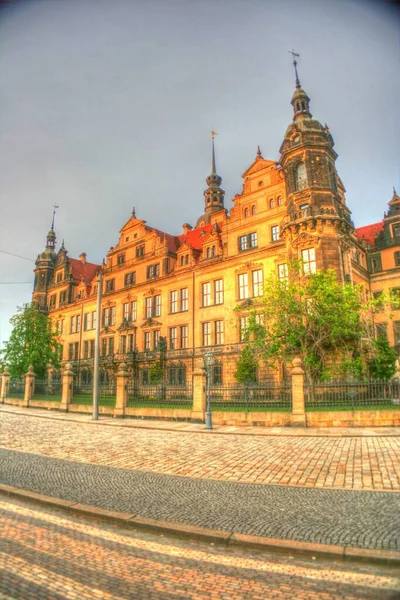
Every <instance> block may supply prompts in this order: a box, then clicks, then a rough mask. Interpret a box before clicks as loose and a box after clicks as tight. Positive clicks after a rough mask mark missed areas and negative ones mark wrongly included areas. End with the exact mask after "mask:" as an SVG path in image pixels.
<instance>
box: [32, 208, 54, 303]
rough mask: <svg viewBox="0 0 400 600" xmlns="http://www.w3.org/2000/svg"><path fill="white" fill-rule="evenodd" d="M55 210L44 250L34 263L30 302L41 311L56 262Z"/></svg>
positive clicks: (45, 301)
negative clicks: (34, 303)
mask: <svg viewBox="0 0 400 600" xmlns="http://www.w3.org/2000/svg"><path fill="white" fill-rule="evenodd" d="M56 208H58V207H54V211H53V219H52V222H51V228H50V231H49V232H48V234H47V236H46V246H45V249H44V251H43V252H41V253H40V254H39V255H38V257H37V259H36V262H35V265H36V268H35V270H34V273H35V282H34V287H33V295H32V300H33V301H34V302H36V303H37V304H38V306H39V307H40V308H41V309H42V310H47V291H48V288H49V286H50V284H51V283H52V282H53V279H54V267H55V264H56V260H57V254H56V252H55V247H56V234H55V231H54V217H55V209H56Z"/></svg>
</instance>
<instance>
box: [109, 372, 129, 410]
mask: <svg viewBox="0 0 400 600" xmlns="http://www.w3.org/2000/svg"><path fill="white" fill-rule="evenodd" d="M128 378H129V373H128V365H127V364H126V363H124V362H122V363H121V364H120V365H119V369H118V373H117V397H116V399H115V408H114V412H113V417H124V416H125V408H126V405H127V402H128Z"/></svg>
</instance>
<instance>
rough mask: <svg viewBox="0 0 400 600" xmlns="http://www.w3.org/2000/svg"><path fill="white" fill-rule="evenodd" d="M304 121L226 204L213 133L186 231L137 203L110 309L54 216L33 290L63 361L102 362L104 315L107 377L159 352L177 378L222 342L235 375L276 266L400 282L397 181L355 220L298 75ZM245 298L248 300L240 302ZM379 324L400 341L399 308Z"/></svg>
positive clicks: (219, 368)
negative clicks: (175, 230) (372, 217)
mask: <svg viewBox="0 0 400 600" xmlns="http://www.w3.org/2000/svg"><path fill="white" fill-rule="evenodd" d="M294 64H295V73H296V88H295V91H294V94H293V97H292V100H291V104H292V106H293V119H292V121H291V123H290V124H289V126H288V128H287V129H286V132H285V134H284V138H283V141H282V144H281V147H280V160H279V163H277V162H275V161H273V160H268V159H266V158H264V157H263V156H262V153H261V150H260V148H258V150H257V154H256V157H255V159H254V161H253V162H252V163H251V165H250V166H249V167H248V168H247V169H246V170H245V172H244V173H243V176H242V177H243V188H242V191H241V193H240V194H236V196H235V197H234V198H233V201H232V202H233V206H232V208H231V209H230V210H228V209H227V208H225V198H224V190H223V189H222V188H221V184H222V178H221V177H220V175H218V174H217V168H216V160H215V149H214V139H213V140H212V162H211V173H210V175H209V176H208V177H207V179H206V182H207V188H206V190H205V191H204V209H203V213H202V214H201V215H200V216H199V218H198V219H197V222H196V224H195V226H194V227H192V226H191V225H189V224H187V223H185V224H184V225H183V231H182V233H181V234H180V235H176V236H175V235H171V234H169V233H166V232H164V231H160V230H159V229H156V228H155V227H152V226H149V225H148V224H147V223H146V221H144V220H142V219H140V218H138V217H137V216H136V214H135V211H133V213H132V215H131V216H130V218H129V219H128V220H127V222H126V223H125V224H124V225H123V226H122V228H121V229H120V232H119V240H118V243H117V245H116V246H115V247H113V248H111V249H110V250H109V252H108V253H107V258H106V262H105V264H104V265H103V266H102V273H103V275H102V278H103V282H102V285H103V289H102V304H101V314H100V315H97V314H96V299H97V281H98V273H99V269H100V265H96V264H93V263H90V262H88V261H87V260H86V254H85V253H82V254H81V255H80V256H79V258H78V259H75V258H70V257H69V256H68V252H67V250H66V249H65V247H64V243H63V244H62V245H61V247H60V249H59V250H58V252H57V251H56V236H55V232H54V220H53V224H52V227H51V230H50V231H49V233H48V235H47V242H46V247H45V250H44V251H43V252H42V253H41V254H39V256H38V258H37V260H36V268H35V283H34V291H33V300H34V301H35V302H37V303H38V304H39V306H40V307H41V308H42V309H43V310H45V311H47V312H48V314H49V316H50V318H51V320H52V322H53V323H54V327H55V328H56V330H57V332H58V335H59V340H60V342H61V343H62V345H63V356H62V358H63V363H67V362H70V363H72V365H73V367H74V369H76V370H77V371H78V372H79V373H80V378H81V379H83V380H84V381H86V382H90V380H91V376H92V372H93V357H94V340H95V328H96V320H97V318H100V319H101V339H100V357H101V359H100V361H101V377H102V378H103V380H104V381H106V380H108V379H109V378H110V377H111V378H112V377H113V376H114V374H115V372H116V370H117V368H118V364H119V363H121V362H122V361H123V362H126V363H127V364H128V368H129V371H130V372H131V374H132V376H134V377H137V378H138V379H139V381H140V383H143V384H146V383H148V382H149V370H150V369H151V365H152V364H154V362H155V361H157V360H159V357H160V353H162V354H163V357H164V359H166V363H165V364H166V365H167V377H168V381H169V382H170V383H171V384H175V383H176V384H181V383H184V382H185V381H188V380H190V378H191V373H192V369H193V365H194V361H195V359H196V358H198V357H200V356H202V355H203V354H204V352H205V351H206V350H209V349H212V351H213V352H214V353H215V355H216V357H217V359H218V360H217V362H216V363H215V365H214V367H213V374H212V377H213V382H214V383H222V382H226V381H227V379H229V378H231V377H232V372H233V371H232V365H234V364H235V362H236V360H237V358H238V356H239V352H240V350H241V348H242V347H243V343H244V342H243V340H244V336H245V332H246V325H247V321H248V311H249V309H250V308H252V307H254V306H256V304H257V299H258V298H259V297H260V296H261V295H262V293H263V282H264V279H265V278H266V277H267V276H269V275H270V274H271V273H276V275H277V277H279V278H285V277H286V265H287V262H288V260H290V259H293V258H298V259H301V261H302V263H303V269H304V271H305V272H315V271H316V270H318V269H327V268H333V269H335V271H336V273H337V275H338V277H339V278H340V279H341V280H342V281H353V282H354V283H362V284H363V285H364V286H365V290H366V294H374V295H379V294H380V293H381V292H382V291H385V290H389V289H397V288H399V291H400V197H399V196H398V195H397V193H396V191H395V190H394V192H393V198H392V199H391V200H390V202H389V209H388V212H387V213H385V216H384V218H383V220H382V221H381V222H379V223H375V224H373V225H367V226H365V227H360V228H359V229H356V228H355V226H354V224H353V222H352V220H351V213H350V210H349V209H348V207H347V206H346V200H345V189H344V186H343V184H342V182H341V180H340V177H339V175H338V173H337V170H336V167H335V160H336V158H337V154H336V152H335V150H334V141H333V138H332V135H331V133H330V131H329V128H328V126H327V125H322V124H321V123H320V122H319V121H318V120H316V119H315V118H313V116H312V114H311V112H310V98H309V97H308V96H307V94H306V92H305V91H304V89H303V88H302V87H301V85H300V82H299V78H298V75H297V68H296V62H295V63H294ZM238 306H239V310H236V311H235V310H234V309H235V307H238ZM375 319H376V325H377V328H378V329H379V328H380V329H385V330H386V331H387V335H388V338H389V341H390V343H391V345H392V346H393V347H395V348H396V349H397V350H398V351H399V349H400V310H393V315H392V319H389V316H388V315H387V314H385V313H378V314H377V315H376V316H375Z"/></svg>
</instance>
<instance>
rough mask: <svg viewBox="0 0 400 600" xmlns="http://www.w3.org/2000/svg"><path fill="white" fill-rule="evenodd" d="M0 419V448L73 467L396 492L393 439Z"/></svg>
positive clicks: (398, 479)
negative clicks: (77, 464)
mask: <svg viewBox="0 0 400 600" xmlns="http://www.w3.org/2000/svg"><path fill="white" fill-rule="evenodd" d="M0 418H1V430H2V432H1V446H2V447H4V448H8V449H10V450H18V451H19V452H29V453H35V454H41V455H44V456H51V457H53V458H59V459H65V460H72V461H74V462H82V463H91V464H95V465H102V466H109V467H118V468H123V469H130V470H135V471H146V472H152V473H163V474H165V475H178V476H185V477H190V478H195V479H198V478H200V479H212V480H217V481H231V482H243V483H262V484H278V485H290V486H307V487H315V488H336V489H355V490H360V489H364V490H396V491H399V490H400V452H399V450H400V448H399V438H396V437H378V436H375V437H361V436H359V437H343V438H334V437H322V436H319V437H295V436H275V437H261V436H239V435H233V434H232V435H229V434H227V435H213V434H211V435H207V434H205V433H193V432H190V433H181V432H176V431H157V430H151V429H147V430H143V429H140V428H134V427H129V428H128V427H118V426H115V427H110V426H107V425H102V424H96V425H94V424H92V423H90V422H89V423H88V422H86V423H85V422H83V423H79V425H77V424H76V423H74V422H68V421H57V420H56V419H52V420H51V421H49V420H48V419H42V418H38V417H30V416H25V415H17V414H11V413H7V412H2V413H1V417H0ZM22 432H23V435H22Z"/></svg>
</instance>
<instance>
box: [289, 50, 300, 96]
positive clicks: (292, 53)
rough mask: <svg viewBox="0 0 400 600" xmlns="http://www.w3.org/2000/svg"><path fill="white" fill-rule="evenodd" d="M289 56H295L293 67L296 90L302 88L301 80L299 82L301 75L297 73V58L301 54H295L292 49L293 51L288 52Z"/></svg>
mask: <svg viewBox="0 0 400 600" xmlns="http://www.w3.org/2000/svg"><path fill="white" fill-rule="evenodd" d="M288 52H289V54H291V55H292V56H293V66H294V72H295V75H296V88H299V87H300V80H299V74H298V73H297V60H296V57H299V56H300V54H297V52H295V51H294V50H293V48H292V50H288Z"/></svg>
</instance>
